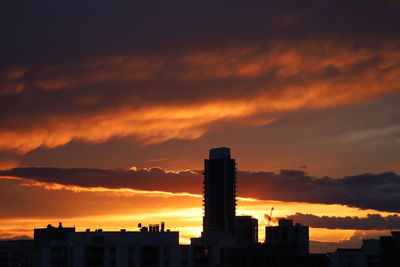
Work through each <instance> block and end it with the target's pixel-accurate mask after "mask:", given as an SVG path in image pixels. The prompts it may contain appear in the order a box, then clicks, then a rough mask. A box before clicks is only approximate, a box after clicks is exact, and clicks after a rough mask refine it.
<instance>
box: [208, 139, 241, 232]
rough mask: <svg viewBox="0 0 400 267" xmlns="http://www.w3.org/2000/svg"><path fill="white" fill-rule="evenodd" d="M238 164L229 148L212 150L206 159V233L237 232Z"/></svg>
mask: <svg viewBox="0 0 400 267" xmlns="http://www.w3.org/2000/svg"><path fill="white" fill-rule="evenodd" d="M235 213H236V163H235V159H232V158H231V151H230V149H229V148H227V147H219V148H213V149H210V157H209V159H205V160H204V217H203V234H204V235H208V234H210V233H234V231H235Z"/></svg>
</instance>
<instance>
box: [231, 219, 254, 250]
mask: <svg viewBox="0 0 400 267" xmlns="http://www.w3.org/2000/svg"><path fill="white" fill-rule="evenodd" d="M235 237H236V241H237V244H238V245H251V244H257V243H258V220H257V219H255V218H253V217H251V216H236V231H235Z"/></svg>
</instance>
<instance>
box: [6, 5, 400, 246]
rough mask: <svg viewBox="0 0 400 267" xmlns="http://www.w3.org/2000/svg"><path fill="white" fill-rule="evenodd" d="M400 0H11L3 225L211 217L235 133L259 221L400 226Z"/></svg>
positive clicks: (15, 234)
mask: <svg viewBox="0 0 400 267" xmlns="http://www.w3.org/2000/svg"><path fill="white" fill-rule="evenodd" d="M399 24H400V2H399V1H397V0H380V1H378V0H363V1H361V0H354V1H344V0H338V1H311V0H310V1H307V0H305V1H279V3H278V2H276V1H254V2H252V3H245V2H242V1H229V2H223V1H222V2H221V1H219V2H217V3H216V2H215V1H198V2H193V1H190V2H187V1H186V2H180V1H172V2H170V1H169V2H163V1H145V2H138V1H135V2H130V1H129V2H128V1H126V2H121V3H111V2H109V1H102V0H100V1H99V0H97V1H85V2H82V1H57V2H54V1H40V2H37V1H22V0H21V1H1V3H0V25H1V26H0V34H1V36H2V38H1V39H2V41H1V42H0V58H1V60H0V184H1V186H0V203H2V205H0V239H13V238H14V239H15V238H27V237H31V236H32V233H33V228H34V227H36V228H38V227H45V226H46V225H47V224H49V223H53V224H56V223H58V222H59V221H62V222H64V225H67V226H71V225H75V226H76V227H77V229H78V230H84V229H86V228H103V229H105V230H118V229H120V228H127V229H128V230H137V224H138V223H139V222H141V223H145V224H147V223H158V222H160V221H165V222H166V225H167V228H168V227H169V228H170V229H173V230H178V231H180V238H181V242H182V243H185V242H186V243H187V242H189V238H190V237H196V236H198V235H200V233H201V221H202V213H203V211H202V179H203V177H202V169H203V164H204V163H203V161H204V159H205V158H207V157H208V150H209V149H210V148H213V147H221V146H227V147H230V148H231V150H232V156H233V157H234V158H235V159H236V162H237V167H238V178H237V179H238V189H237V190H238V196H239V197H240V198H239V201H238V209H237V213H238V214H240V215H252V216H254V217H256V218H257V219H258V220H259V225H260V239H261V240H263V239H264V226H266V225H267V224H268V216H269V212H270V209H271V208H272V207H274V213H273V216H272V217H273V218H272V220H271V222H270V224H271V225H276V224H277V219H278V218H280V217H285V218H286V217H287V218H291V219H293V220H294V221H295V222H300V223H302V224H305V225H310V239H311V240H312V241H311V251H313V252H324V251H332V250H333V249H335V248H336V247H357V246H359V245H360V244H361V243H360V242H361V239H362V238H370V237H377V236H380V235H386V234H388V233H389V231H390V230H399V229H400V218H399V217H398V216H399V213H400V209H399V207H398V205H396V204H398V203H399V201H400V195H399V194H398V192H399V190H400V175H399V173H400V108H399V106H400V78H399V77H400V29H399V27H398V25H399Z"/></svg>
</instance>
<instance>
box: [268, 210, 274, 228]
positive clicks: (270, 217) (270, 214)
mask: <svg viewBox="0 0 400 267" xmlns="http://www.w3.org/2000/svg"><path fill="white" fill-rule="evenodd" d="M273 211H274V207H272V208H271V212H270V213H269V217H268V224H267V226H269V224H270V223H271V220H272V212H273Z"/></svg>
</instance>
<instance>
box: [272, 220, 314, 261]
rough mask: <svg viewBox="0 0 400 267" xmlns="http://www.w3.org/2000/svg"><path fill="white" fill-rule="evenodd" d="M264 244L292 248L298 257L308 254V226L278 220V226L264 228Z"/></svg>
mask: <svg viewBox="0 0 400 267" xmlns="http://www.w3.org/2000/svg"><path fill="white" fill-rule="evenodd" d="M265 243H266V244H268V245H277V246H281V247H282V246H287V247H294V248H295V249H296V250H297V253H298V254H299V255H306V254H308V253H309V230H308V226H303V225H301V224H299V223H296V224H295V225H293V221H292V220H286V219H280V220H279V223H278V226H267V227H265Z"/></svg>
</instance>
